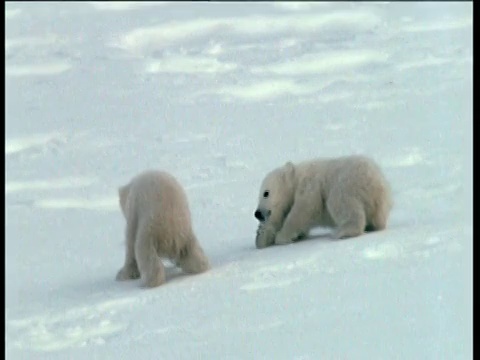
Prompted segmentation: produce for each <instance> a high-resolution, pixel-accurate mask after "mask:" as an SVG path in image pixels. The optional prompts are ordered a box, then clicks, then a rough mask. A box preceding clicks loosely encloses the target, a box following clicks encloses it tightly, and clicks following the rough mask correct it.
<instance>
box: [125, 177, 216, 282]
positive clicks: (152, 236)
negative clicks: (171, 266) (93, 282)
mask: <svg viewBox="0 0 480 360" xmlns="http://www.w3.org/2000/svg"><path fill="white" fill-rule="evenodd" d="M118 194H119V203H120V208H121V210H122V213H123V215H124V217H125V219H126V222H127V225H126V234H125V237H126V256H125V264H124V266H123V267H122V268H121V269H120V270H119V272H118V274H117V276H116V279H117V280H129V279H138V278H140V277H141V278H142V280H143V282H144V284H145V285H146V286H147V287H155V286H159V285H161V284H163V283H164V282H165V269H164V266H163V264H162V262H161V261H160V257H162V258H168V259H170V260H172V261H173V262H174V263H175V264H176V265H177V266H179V267H180V268H181V269H182V270H183V271H184V272H186V273H191V274H195V273H201V272H204V271H206V270H208V269H209V268H210V265H209V261H208V259H207V257H206V256H205V254H204V252H203V249H202V248H201V247H200V244H199V243H198V241H197V238H196V236H195V234H194V232H193V229H192V224H191V215H190V210H189V206H188V201H187V197H186V195H185V192H184V190H183V188H182V187H181V185H180V184H179V183H178V181H177V180H176V179H175V178H174V177H173V176H172V175H170V174H168V173H166V172H164V171H154V170H150V171H145V172H143V173H141V174H139V175H137V176H136V177H134V178H133V179H132V180H131V181H130V182H129V183H128V184H127V185H124V186H122V187H120V188H119V189H118Z"/></svg>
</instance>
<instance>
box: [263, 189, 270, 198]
mask: <svg viewBox="0 0 480 360" xmlns="http://www.w3.org/2000/svg"><path fill="white" fill-rule="evenodd" d="M268 194H269V191H268V190H267V191H265V192H264V193H263V197H264V198H267V197H268Z"/></svg>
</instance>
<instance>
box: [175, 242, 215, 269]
mask: <svg viewBox="0 0 480 360" xmlns="http://www.w3.org/2000/svg"><path fill="white" fill-rule="evenodd" d="M176 264H177V266H179V267H180V268H181V269H182V270H183V271H184V272H185V273H187V274H199V273H202V272H205V271H207V270H208V269H210V263H209V261H208V258H207V257H206V255H205V253H204V252H203V249H202V248H201V247H200V245H199V244H198V242H197V240H196V239H195V237H192V238H191V240H190V241H189V242H188V244H187V245H186V246H185V247H184V248H183V249H182V250H181V251H180V254H179V257H178V259H177V261H176Z"/></svg>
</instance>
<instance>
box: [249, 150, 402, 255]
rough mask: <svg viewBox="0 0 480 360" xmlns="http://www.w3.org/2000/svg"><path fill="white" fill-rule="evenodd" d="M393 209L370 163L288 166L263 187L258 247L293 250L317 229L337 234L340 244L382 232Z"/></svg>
mask: <svg viewBox="0 0 480 360" xmlns="http://www.w3.org/2000/svg"><path fill="white" fill-rule="evenodd" d="M392 204H393V203H392V200H391V194H390V188H389V185H388V182H387V180H386V179H385V177H384V175H383V174H382V172H381V170H380V168H379V167H378V165H377V164H376V163H375V162H374V161H373V160H372V159H370V158H367V157H365V156H360V155H354V156H345V157H340V158H319V159H315V160H311V161H305V162H301V163H299V164H296V165H294V164H292V163H291V162H287V163H286V164H285V165H284V166H283V167H279V168H277V169H275V170H273V171H271V172H270V173H268V174H267V176H266V177H265V179H264V180H263V182H262V185H261V187H260V194H259V201H258V208H257V210H256V211H255V214H254V215H255V218H257V220H259V221H260V224H259V228H258V231H257V237H256V241H255V243H256V247H257V248H259V249H260V248H264V247H267V246H269V245H273V244H278V245H281V244H289V243H291V242H293V241H295V240H297V239H300V238H303V237H305V236H307V234H308V232H309V230H310V229H311V228H312V227H314V226H324V227H332V228H335V230H334V233H333V237H334V238H337V239H340V238H348V237H354V236H359V235H361V234H362V233H363V232H364V231H374V230H383V229H384V228H385V227H386V224H387V220H388V216H389V213H390V210H391V208H392Z"/></svg>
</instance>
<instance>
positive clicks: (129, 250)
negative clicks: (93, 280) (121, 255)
mask: <svg viewBox="0 0 480 360" xmlns="http://www.w3.org/2000/svg"><path fill="white" fill-rule="evenodd" d="M136 232H137V224H136V221H135V219H131V220H130V221H128V222H127V227H126V231H125V233H126V234H125V238H126V243H127V244H126V254H125V264H124V265H123V267H122V268H121V269H120V270H119V271H118V273H117V276H116V280H117V281H123V280H134V279H139V278H140V271H139V270H138V265H137V260H136V259H135V235H136Z"/></svg>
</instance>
